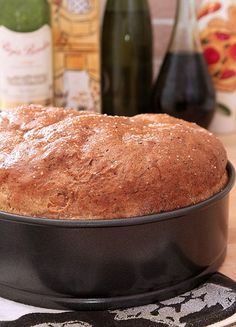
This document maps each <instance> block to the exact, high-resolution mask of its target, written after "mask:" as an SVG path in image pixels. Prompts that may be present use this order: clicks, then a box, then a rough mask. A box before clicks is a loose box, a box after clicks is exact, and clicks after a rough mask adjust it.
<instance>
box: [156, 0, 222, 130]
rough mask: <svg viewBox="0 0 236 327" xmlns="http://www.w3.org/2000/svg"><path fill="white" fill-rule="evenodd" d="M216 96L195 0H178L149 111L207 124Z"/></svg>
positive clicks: (211, 116) (212, 113)
mask: <svg viewBox="0 0 236 327" xmlns="http://www.w3.org/2000/svg"><path fill="white" fill-rule="evenodd" d="M215 107H216V98H215V90H214V86H213V82H212V80H211V77H210V75H209V73H208V69H207V64H206V61H205V58H204V56H203V53H202V49H201V45H200V38H199V34H198V30H197V21H196V12H195V2H194V0H178V6H177V16H176V24H175V27H174V29H173V33H172V38H171V42H170V46H169V48H168V51H167V54H166V56H165V58H164V62H163V64H162V67H161V70H160V73H159V76H158V78H157V81H156V83H155V85H154V88H153V93H152V111H153V112H156V113H167V114H169V115H172V116H175V117H177V118H182V119H184V120H187V121H191V122H195V123H197V124H198V125H200V126H202V127H205V128H207V127H208V126H209V124H210V122H211V120H212V118H213V115H214V112H215Z"/></svg>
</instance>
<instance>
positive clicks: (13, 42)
mask: <svg viewBox="0 0 236 327" xmlns="http://www.w3.org/2000/svg"><path fill="white" fill-rule="evenodd" d="M0 63H1V73H0V108H1V109H5V108H11V107H15V106H17V105H20V104H29V103H38V104H42V105H49V104H51V102H52V94H53V89H52V80H53V79H52V36H51V28H50V27H49V26H48V25H44V26H42V27H41V28H40V29H39V30H37V31H34V32H29V33H18V32H13V31H11V30H9V29H7V28H6V27H4V26H0Z"/></svg>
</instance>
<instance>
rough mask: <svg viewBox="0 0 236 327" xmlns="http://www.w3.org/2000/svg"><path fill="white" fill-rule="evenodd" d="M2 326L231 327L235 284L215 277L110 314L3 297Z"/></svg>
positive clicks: (235, 310) (235, 320) (235, 322)
mask: <svg viewBox="0 0 236 327" xmlns="http://www.w3.org/2000/svg"><path fill="white" fill-rule="evenodd" d="M0 326H1V327H46V326H48V327H206V326H211V327H213V326H214V327H226V326H227V327H229V326H230V327H232V326H236V283H235V282H234V281H232V280H231V279H229V278H227V277H225V276H223V275H221V274H218V273H217V274H215V275H213V276H212V277H211V278H210V279H209V280H208V281H207V282H206V283H204V284H203V285H201V286H199V287H198V288H195V289H194V290H192V291H190V292H186V293H184V294H182V295H180V296H176V297H174V298H172V299H169V300H165V301H162V302H157V303H154V304H150V305H145V306H141V307H136V308H128V309H121V310H111V311H92V312H91V311H89V312H86V311H77V312H75V311H73V312H71V311H67V312H66V311H64V312H62V311H56V310H48V309H41V308H35V307H31V306H27V305H23V304H19V303H15V302H12V301H9V300H5V299H1V298H0Z"/></svg>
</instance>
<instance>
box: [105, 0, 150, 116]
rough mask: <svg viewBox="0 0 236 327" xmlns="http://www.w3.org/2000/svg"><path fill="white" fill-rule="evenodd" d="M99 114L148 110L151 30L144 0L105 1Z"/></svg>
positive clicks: (135, 112)
mask: <svg viewBox="0 0 236 327" xmlns="http://www.w3.org/2000/svg"><path fill="white" fill-rule="evenodd" d="M101 57H102V111H103V113H106V114H109V115H124V116H133V115H136V114H139V113H144V112H147V111H148V110H149V106H150V98H151V85H152V28H151V19H150V12H149V6H148V2H147V0H118V1H117V0H108V1H107V5H106V9H105V14H104V21H103V28H102V56H101Z"/></svg>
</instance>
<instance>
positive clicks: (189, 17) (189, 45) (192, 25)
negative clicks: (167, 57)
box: [169, 0, 201, 53]
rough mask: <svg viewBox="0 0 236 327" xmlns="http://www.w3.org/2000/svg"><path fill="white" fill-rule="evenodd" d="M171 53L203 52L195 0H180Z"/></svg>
mask: <svg viewBox="0 0 236 327" xmlns="http://www.w3.org/2000/svg"><path fill="white" fill-rule="evenodd" d="M169 51H170V52H172V53H173V52H174V53H176V52H201V44H200V38H199V35H198V27H197V20H196V7H195V0H178V1H177V11H176V20H175V26H174V30H173V33H172V38H171V44H170V49H169Z"/></svg>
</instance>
